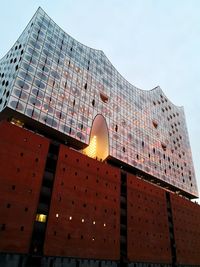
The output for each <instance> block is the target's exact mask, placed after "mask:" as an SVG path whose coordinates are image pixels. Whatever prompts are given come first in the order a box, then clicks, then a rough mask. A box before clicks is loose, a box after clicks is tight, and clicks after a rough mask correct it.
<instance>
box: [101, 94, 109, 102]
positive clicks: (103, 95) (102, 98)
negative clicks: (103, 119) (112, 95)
mask: <svg viewBox="0 0 200 267" xmlns="http://www.w3.org/2000/svg"><path fill="white" fill-rule="evenodd" d="M100 98H101V100H102V101H103V102H104V103H108V96H107V95H105V94H103V93H100Z"/></svg>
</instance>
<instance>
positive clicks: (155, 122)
mask: <svg viewBox="0 0 200 267" xmlns="http://www.w3.org/2000/svg"><path fill="white" fill-rule="evenodd" d="M152 123H153V126H154V128H156V129H157V128H158V122H157V121H154V120H153V121H152Z"/></svg>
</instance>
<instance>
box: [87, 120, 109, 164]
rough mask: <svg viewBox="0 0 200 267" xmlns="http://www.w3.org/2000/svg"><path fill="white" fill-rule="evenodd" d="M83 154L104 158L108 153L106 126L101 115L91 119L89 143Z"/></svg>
mask: <svg viewBox="0 0 200 267" xmlns="http://www.w3.org/2000/svg"><path fill="white" fill-rule="evenodd" d="M83 154H85V155H87V156H89V157H91V158H96V159H98V160H105V159H106V158H107V157H108V155H109V139H108V127H107V124H106V120H105V118H104V117H103V116H102V115H97V116H96V117H95V119H94V121H93V125H92V129H91V133H90V143H89V146H88V147H86V148H85V149H84V150H83Z"/></svg>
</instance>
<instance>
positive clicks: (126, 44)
mask: <svg viewBox="0 0 200 267" xmlns="http://www.w3.org/2000/svg"><path fill="white" fill-rule="evenodd" d="M39 6H41V7H42V8H43V9H44V10H45V12H46V13H47V14H48V15H49V16H50V17H51V18H52V19H53V20H54V21H55V22H56V23H57V24H58V25H59V26H60V27H61V28H62V29H63V30H64V31H66V32H67V33H68V34H70V35H71V36H72V37H74V38H76V39H77V40H78V41H80V42H81V43H83V44H85V45H88V46H90V47H93V48H96V49H100V50H103V51H104V52H105V54H106V56H107V57H108V58H109V60H110V61H111V62H112V63H113V65H114V66H115V67H116V69H117V70H118V71H119V72H120V73H121V74H122V75H123V76H124V77H125V78H126V79H127V80H128V81H129V82H130V83H132V84H133V85H135V86H137V87H139V88H141V89H146V90H149V89H152V88H154V87H156V86H157V85H159V86H160V87H161V88H162V90H163V91H164V93H165V95H166V96H167V97H168V98H169V99H170V100H171V101H172V102H173V103H174V104H176V105H178V106H184V109H185V114H186V120H187V126H188V131H189V136H190V143H191V148H192V154H193V161H194V167H195V171H196V177H197V182H198V188H199V190H200V164H199V163H200V142H199V137H200V112H199V110H200V101H199V100H200V52H199V51H200V1H199V0H57V1H51V0H29V1H27V0H26V1H25V0H6V1H5V0H0V7H1V16H0V25H1V27H0V36H1V39H0V40H1V43H0V57H2V56H3V55H4V54H5V53H6V52H7V51H8V50H9V49H10V48H11V46H12V45H13V44H14V42H15V41H16V40H17V38H18V37H19V35H20V34H21V32H22V31H23V30H24V28H25V26H26V25H27V24H28V22H29V20H30V19H31V17H32V16H33V15H34V13H35V11H36V10H37V8H38V7H39Z"/></svg>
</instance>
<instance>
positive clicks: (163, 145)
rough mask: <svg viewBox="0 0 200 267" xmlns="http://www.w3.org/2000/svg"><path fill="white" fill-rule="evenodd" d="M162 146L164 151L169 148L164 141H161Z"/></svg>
mask: <svg viewBox="0 0 200 267" xmlns="http://www.w3.org/2000/svg"><path fill="white" fill-rule="evenodd" d="M161 147H162V149H163V150H164V151H166V150H167V145H166V144H164V143H161Z"/></svg>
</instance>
